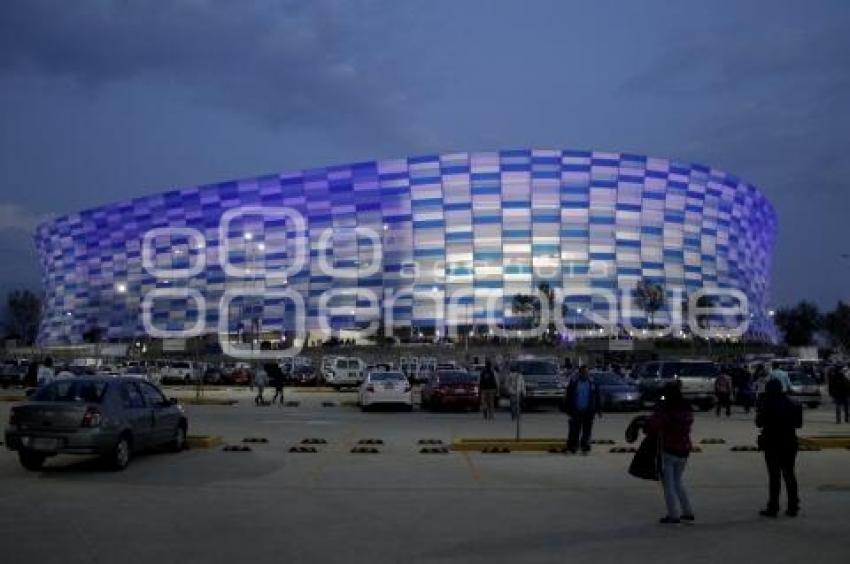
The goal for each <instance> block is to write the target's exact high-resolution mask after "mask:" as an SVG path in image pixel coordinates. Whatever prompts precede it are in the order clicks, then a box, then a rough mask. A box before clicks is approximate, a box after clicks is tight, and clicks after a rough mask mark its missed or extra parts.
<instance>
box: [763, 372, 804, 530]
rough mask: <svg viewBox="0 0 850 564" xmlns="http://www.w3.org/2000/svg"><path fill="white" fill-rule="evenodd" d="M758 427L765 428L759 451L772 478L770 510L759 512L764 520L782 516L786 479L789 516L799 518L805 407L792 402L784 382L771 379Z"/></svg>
mask: <svg viewBox="0 0 850 564" xmlns="http://www.w3.org/2000/svg"><path fill="white" fill-rule="evenodd" d="M756 426H757V427H759V428H760V429H761V435H760V436H759V448H760V449H761V450H762V451H764V461H765V464H766V465H767V475H768V479H769V497H768V502H767V507H766V508H765V509H763V510H762V511H760V512H759V514H760V515H762V516H763V517H776V515H777V514H778V513H779V494H780V491H781V489H782V485H781V481H782V480H783V479H784V480H785V490H786V494H787V496H788V507H787V508H786V510H785V514H786V515H788V516H789V517H796V516H797V513H798V512H799V511H800V497H799V493H798V490H797V477H796V475H795V472H794V466H795V464H796V460H797V448H798V447H797V432H796V430H797V429H799V428H801V427H802V426H803V408H802V407H801V406H800V405H798V404H796V403H794V402H793V401H791V400H790V399H789V398H788V396H787V395H786V393H785V391H784V390H783V389H782V382H781V381H780V380H778V379H769V380H768V381H767V384H766V385H765V389H764V395H763V396H762V398H761V400H760V401H759V406H758V409H757V411H756Z"/></svg>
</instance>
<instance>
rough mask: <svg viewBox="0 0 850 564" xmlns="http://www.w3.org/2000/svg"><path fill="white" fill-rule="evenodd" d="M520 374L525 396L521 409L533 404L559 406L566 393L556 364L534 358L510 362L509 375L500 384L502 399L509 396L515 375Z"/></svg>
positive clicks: (564, 383) (564, 384)
mask: <svg viewBox="0 0 850 564" xmlns="http://www.w3.org/2000/svg"><path fill="white" fill-rule="evenodd" d="M517 374H521V375H522V378H523V380H524V381H525V396H524V397H523V407H530V406H532V405H535V404H542V403H553V404H556V405H557V404H560V403H561V401H562V400H563V398H564V394H565V393H566V388H567V386H566V382H565V381H564V380H563V378H561V373H560V370H559V369H558V364H557V363H556V362H552V361H550V360H540V359H536V358H525V359H518V360H515V361H513V362H511V364H510V367H509V374H507V375H506V376H505V378H504V379H503V381H502V382H500V385H499V388H500V394H501V395H502V396H503V397H509V396H510V395H511V389H510V387H511V385H512V384H511V383H512V382H514V381H515V378H516V375H517Z"/></svg>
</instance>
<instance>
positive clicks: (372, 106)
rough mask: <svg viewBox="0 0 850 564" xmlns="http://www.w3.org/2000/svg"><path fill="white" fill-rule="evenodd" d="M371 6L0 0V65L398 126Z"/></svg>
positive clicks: (315, 120) (351, 125)
mask: <svg viewBox="0 0 850 564" xmlns="http://www.w3.org/2000/svg"><path fill="white" fill-rule="evenodd" d="M380 14H381V12H376V11H374V10H373V9H372V5H371V4H369V3H366V4H361V3H357V4H356V5H354V4H349V3H344V2H334V1H326V0H322V1H314V2H290V1H282V0H281V1H278V0H263V1H258V2H250V3H246V2H231V1H223V0H181V1H175V2H161V3H160V2H157V3H156V4H155V5H153V4H150V3H141V2H119V1H111V0H87V1H86V2H66V1H63V0H10V1H5V2H3V3H2V4H0V72H3V71H5V72H7V73H27V72H29V73H39V74H46V75H49V76H57V77H70V78H72V79H75V80H77V81H79V83H81V84H84V85H88V86H90V87H93V88H97V87H99V86H103V85H105V84H111V83H116V82H122V81H129V80H138V79H141V80H153V81H158V82H160V83H162V84H167V85H169V86H177V87H181V88H183V89H184V90H185V91H186V92H187V94H188V95H189V96H190V97H191V98H192V99H195V100H200V101H202V102H205V103H213V104H218V105H221V106H225V107H228V108H232V109H236V110H239V111H242V112H246V113H248V114H249V115H252V116H254V117H256V118H259V119H261V120H263V121H264V122H266V123H267V124H269V125H270V126H273V127H278V126H281V125H303V126H318V127H324V128H330V129H332V130H336V131H352V130H357V129H358V128H359V134H360V135H362V134H363V131H362V124H363V123H366V124H369V128H370V130H371V131H373V132H375V133H376V134H383V135H388V136H396V137H399V136H401V137H403V136H405V135H407V134H408V132H407V131H406V130H405V127H404V126H403V125H399V124H401V123H404V120H401V119H399V114H400V110H401V109H402V105H401V104H402V103H403V101H404V100H405V99H406V98H407V96H408V93H407V92H405V91H404V87H403V85H402V81H401V80H395V81H394V80H392V76H391V75H392V74H393V73H397V72H400V69H399V67H398V66H391V65H388V64H387V63H386V58H385V57H383V51H382V48H381V43H382V38H383V37H384V36H385V35H386V34H387V33H390V32H391V29H390V28H392V26H390V25H389V24H388V23H386V22H387V20H386V18H381V17H379V16H380ZM402 68H403V67H402ZM388 75H390V76H388ZM388 84H389V85H390V86H389V87H387V85H388ZM393 85H395V86H393Z"/></svg>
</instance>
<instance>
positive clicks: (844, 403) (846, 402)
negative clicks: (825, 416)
mask: <svg viewBox="0 0 850 564" xmlns="http://www.w3.org/2000/svg"><path fill="white" fill-rule="evenodd" d="M832 401H834V402H835V422H836V423H841V411H842V410H843V411H844V422H845V423H850V414H848V411H850V399H848V398H846V397H844V398H833V400H832Z"/></svg>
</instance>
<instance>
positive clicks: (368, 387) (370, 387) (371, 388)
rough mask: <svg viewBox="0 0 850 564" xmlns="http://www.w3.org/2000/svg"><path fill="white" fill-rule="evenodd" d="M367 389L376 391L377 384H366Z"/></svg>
mask: <svg viewBox="0 0 850 564" xmlns="http://www.w3.org/2000/svg"><path fill="white" fill-rule="evenodd" d="M366 391H367V392H374V391H375V386H373V385H372V384H369V385H368V386H366Z"/></svg>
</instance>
